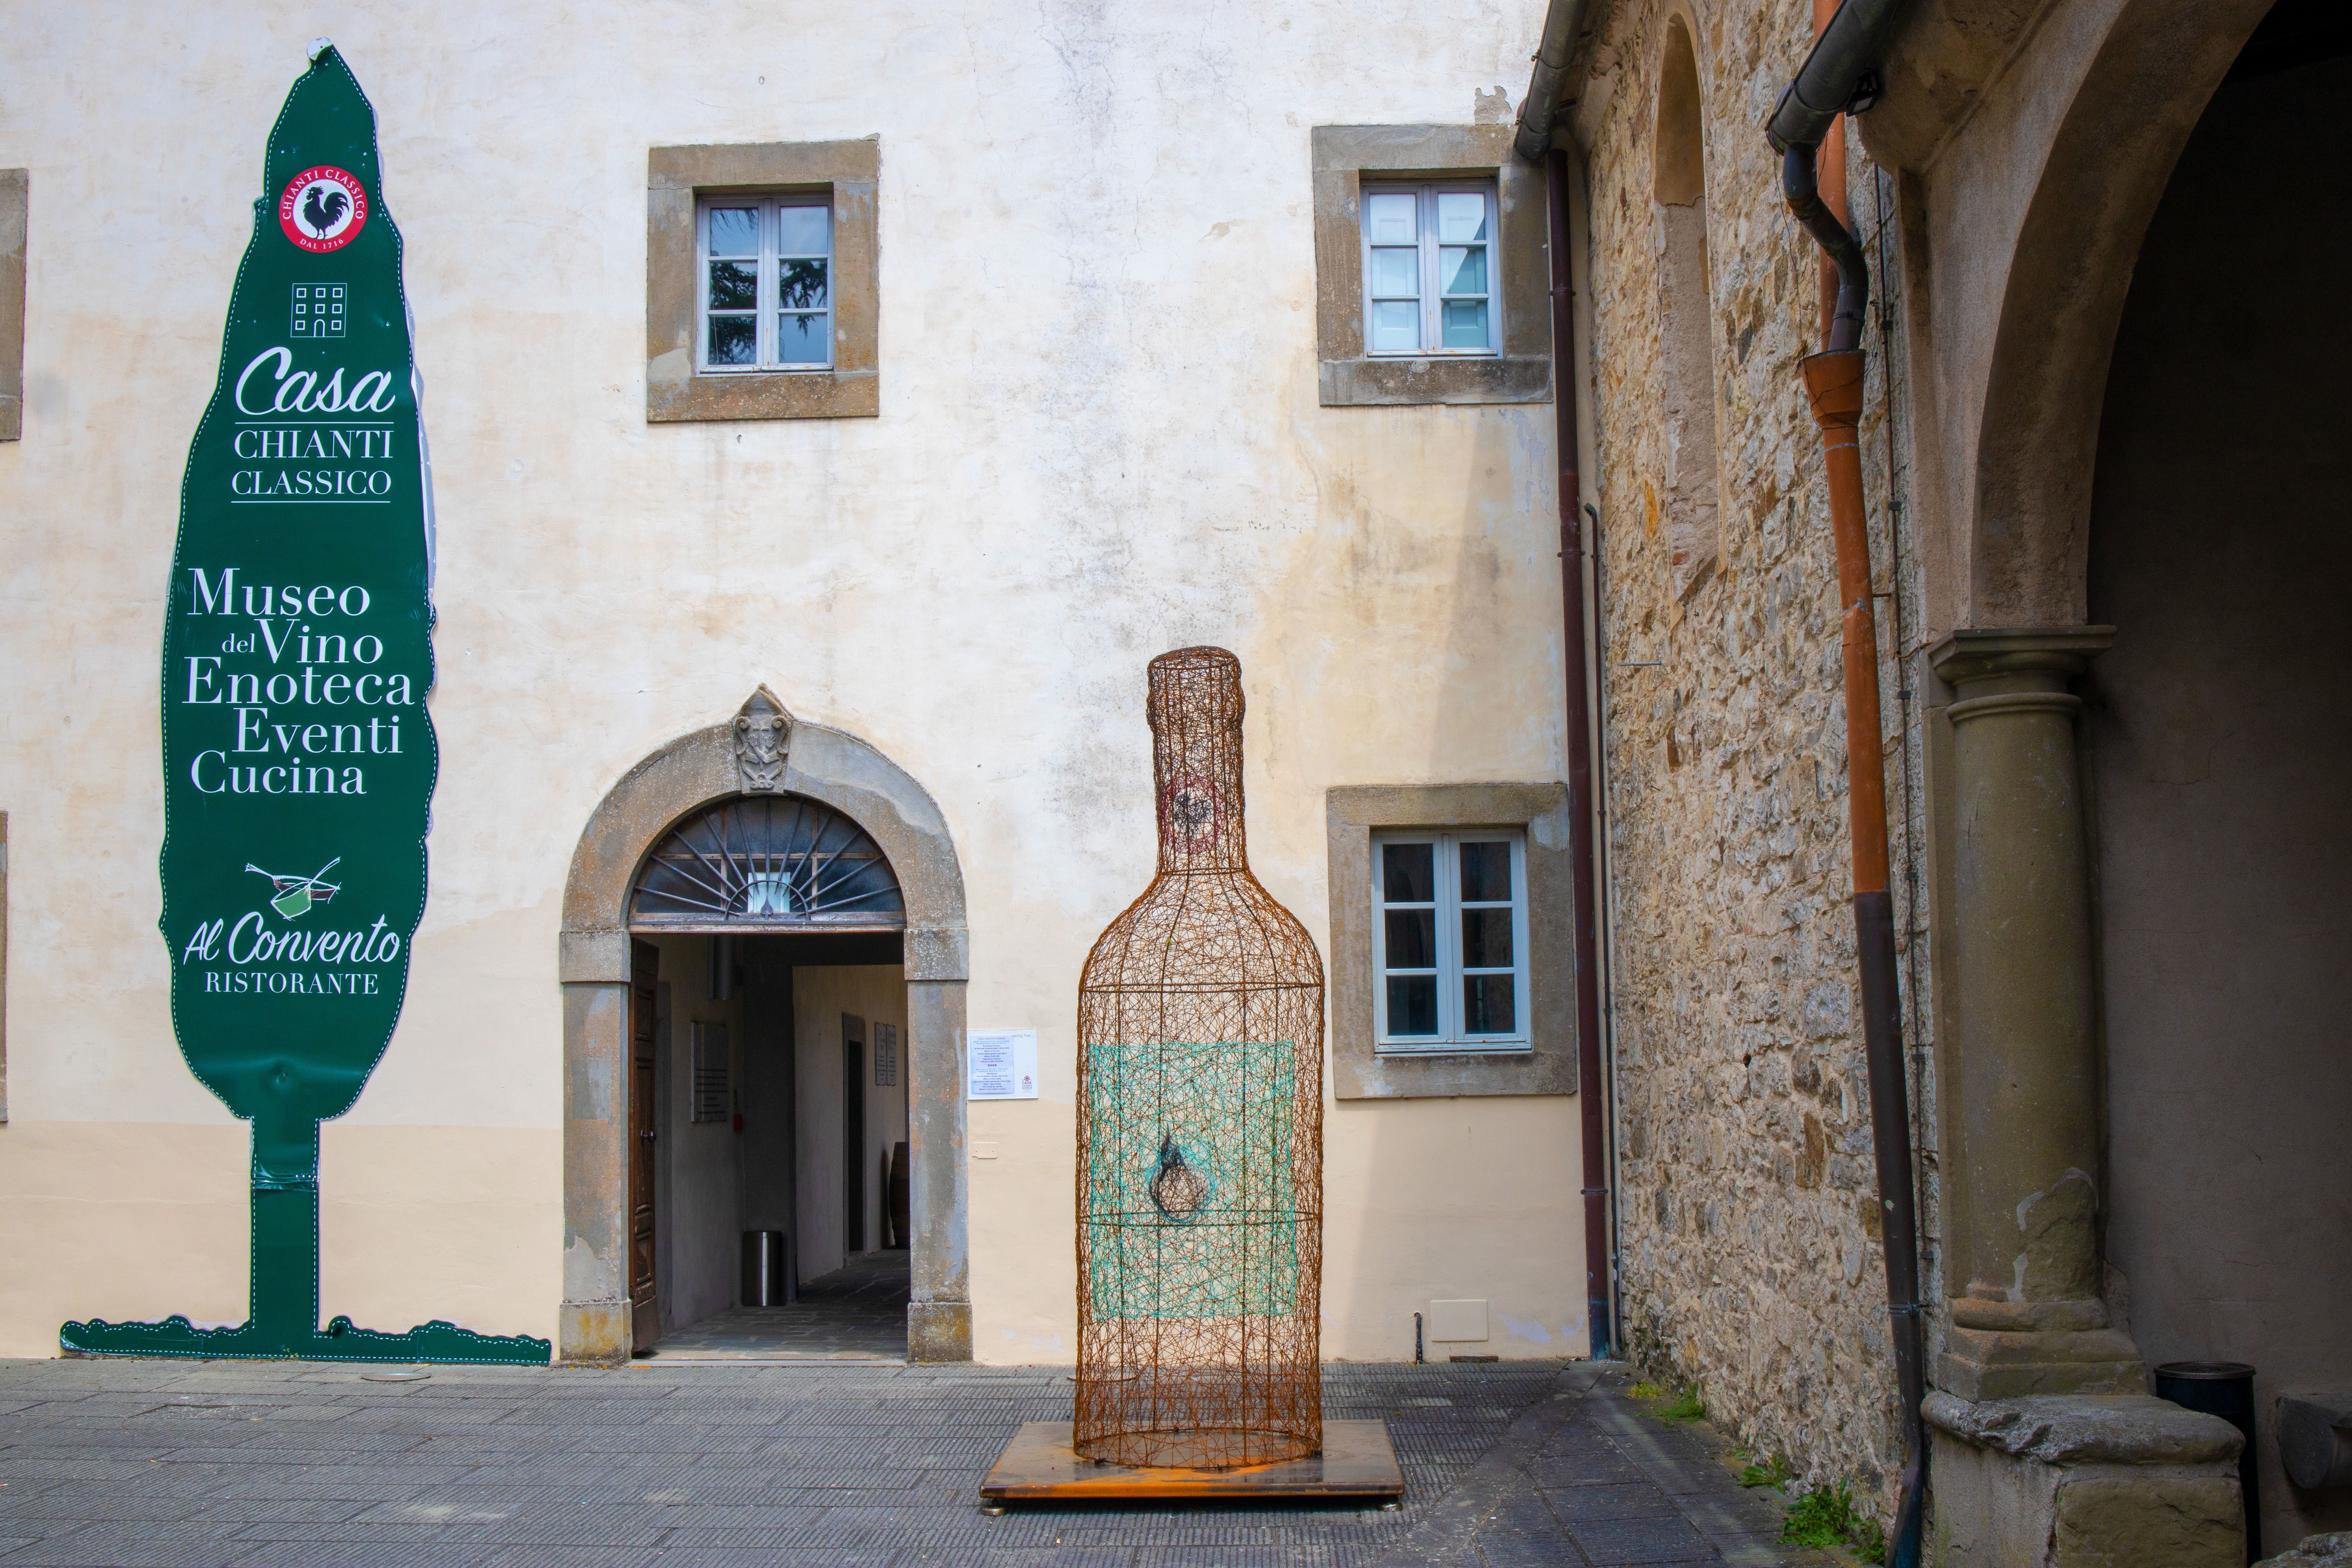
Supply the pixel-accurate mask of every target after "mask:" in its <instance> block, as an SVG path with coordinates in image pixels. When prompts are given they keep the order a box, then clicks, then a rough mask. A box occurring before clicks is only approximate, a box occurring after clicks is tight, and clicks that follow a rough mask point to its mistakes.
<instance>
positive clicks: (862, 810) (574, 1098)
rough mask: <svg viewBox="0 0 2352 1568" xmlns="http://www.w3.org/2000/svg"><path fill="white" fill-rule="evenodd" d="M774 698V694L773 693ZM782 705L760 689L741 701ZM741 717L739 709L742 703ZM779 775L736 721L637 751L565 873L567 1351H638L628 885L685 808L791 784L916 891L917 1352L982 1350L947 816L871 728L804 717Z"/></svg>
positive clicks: (910, 1034) (959, 890)
mask: <svg viewBox="0 0 2352 1568" xmlns="http://www.w3.org/2000/svg"><path fill="white" fill-rule="evenodd" d="M763 704H764V705H765V706H763ZM771 708H772V710H774V711H775V712H778V713H781V712H782V705H781V704H779V703H776V701H775V699H774V698H773V697H772V695H770V694H769V693H768V692H767V690H766V689H765V688H764V687H763V688H761V689H759V690H758V691H755V692H754V693H753V694H752V696H751V699H750V700H747V701H746V702H745V704H744V707H743V714H744V715H752V716H754V717H755V718H756V717H758V716H761V715H764V714H766V713H767V712H769V711H770V709H771ZM739 717H740V715H739ZM787 724H788V726H789V727H788V731H787V734H788V740H787V742H786V746H785V751H784V755H783V758H782V770H781V772H779V771H778V770H777V769H776V767H775V765H774V761H773V759H772V758H761V757H755V756H751V755H748V754H746V755H739V752H738V746H737V732H738V724H737V721H735V720H733V719H730V720H729V721H726V722H722V723H718V724H712V725H709V726H708V727H706V728H704V729H699V730H695V731H690V732H688V733H687V734H684V735H680V736H679V737H677V739H676V740H674V741H671V742H668V743H667V745H664V746H662V747H660V748H658V749H656V751H654V752H652V753H651V754H649V755H648V756H646V758H645V759H644V760H643V761H641V762H639V763H637V764H636V765H635V767H633V768H631V769H630V770H629V771H628V772H627V773H625V774H623V775H622V777H621V780H620V782H619V783H617V784H614V786H613V788H612V790H611V791H610V793H608V794H607V795H605V796H604V799H603V800H602V801H601V802H599V803H598V804H597V806H596V809H595V810H594V811H593V813H591V814H590V816H589V818H588V823H587V826H585V827H584V828H583V829H582V831H581V835H580V842H579V844H578V845H577V846H576V847H574V848H573V850H572V867H571V870H570V872H569V874H568V875H567V876H566V878H565V879H564V888H563V923H562V934H561V936H560V938H559V944H560V945H559V952H558V964H557V974H558V978H559V980H560V981H561V983H562V987H563V1100H564V1109H563V1230H564V1237H563V1306H562V1315H561V1319H560V1323H559V1329H558V1340H557V1345H558V1353H559V1354H560V1355H561V1356H562V1359H564V1360H567V1361H617V1360H623V1359H625V1358H626V1357H627V1355H628V1353H629V1346H630V1343H631V1339H632V1335H631V1325H630V1321H629V1301H628V1262H627V1246H628V1227H627V1223H626V1210H627V1205H626V1193H625V1187H626V1183H627V1177H628V1159H627V1152H628V1151H627V1133H628V1107H627V1105H626V1103H625V1092H626V1089H625V1086H626V1084H627V1082H628V1072H627V1048H628V1011H629V1007H628V1002H629V997H628V992H629V929H628V900H629V890H630V889H631V888H632V887H633V886H634V885H635V880H636V876H637V872H638V868H640V867H641V866H642V865H643V864H644V861H645V858H646V855H647V854H648V853H650V852H651V850H652V848H653V847H654V845H655V844H656V842H658V841H659V839H660V838H661V837H662V835H663V834H665V833H667V831H668V830H669V828H670V827H671V826H672V825H673V824H675V823H677V821H679V820H680V819H681V818H683V817H685V816H688V814H690V813H692V812H695V811H698V810H701V809H703V808H704V807H707V806H709V805H713V804H715V803H717V802H719V801H721V800H725V799H728V798H730V797H732V796H734V795H745V794H759V793H767V792H781V793H784V794H790V795H805V796H807V797H809V798H810V799H812V800H816V801H821V802H823V803H824V804H825V805H830V806H832V807H834V808H835V809H836V810H838V811H840V812H841V813H843V814H844V815H845V816H849V817H851V818H852V819H853V820H855V821H856V823H857V824H858V826H861V827H863V828H865V829H866V832H867V833H869V834H871V835H872V836H873V837H874V840H875V842H876V843H877V844H878V845H880V846H881V847H882V851H883V853H884V854H885V855H886V856H887V857H888V858H889V860H890V865H891V868H892V870H893V871H894V872H895V873H896V874H897V876H898V885H899V890H900V894H901V896H902V897H903V899H904V900H905V902H906V917H907V926H906V973H907V1009H908V1011H907V1068H908V1103H909V1122H910V1131H911V1137H910V1139H909V1144H910V1148H909V1151H908V1152H909V1154H910V1156H911V1159H912V1165H913V1192H912V1195H911V1202H912V1220H913V1248H912V1252H913V1259H912V1262H913V1270H914V1281H913V1300H912V1301H911V1303H910V1305H909V1306H908V1355H909V1357H910V1359H915V1360H924V1361H968V1360H970V1359H971V1289H970V1268H969V1261H968V1256H967V1250H966V1239H965V1237H966V1203H965V1181H964V1163H963V1145H964V1101H963V1051H964V985H965V981H966V979H967V978H968V973H969V971H968V963H967V952H968V942H967V938H966V927H965V923H964V889H963V870H962V866H961V861H960V860H959V859H958V858H957V856H956V850H955V843H954V840H953V838H952V837H951V836H950V834H949V832H948V826H947V820H946V818H945V817H944V816H942V815H941V813H940V808H939V805H938V803H937V802H935V801H934V800H932V798H931V796H930V795H929V792H928V791H926V790H925V789H924V788H923V786H922V785H921V784H919V783H918V782H917V781H916V780H915V778H914V776H913V775H912V774H910V773H907V772H906V771H905V770H904V769H902V768H900V767H899V766H898V764H897V763H893V762H892V761H890V759H889V758H887V756H885V755H883V753H882V752H879V751H877V750H876V749H875V748H874V747H873V746H871V745H868V744H867V743H866V742H864V741H862V740H859V739H858V738H857V737H856V736H854V735H851V734H848V733H846V732H845V731H839V730H834V729H829V728H827V727H825V726H824V725H822V724H810V723H800V722H792V721H790V720H789V718H787Z"/></svg>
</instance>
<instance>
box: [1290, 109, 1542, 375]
mask: <svg viewBox="0 0 2352 1568" xmlns="http://www.w3.org/2000/svg"><path fill="white" fill-rule="evenodd" d="M1512 133H1513V127H1511V126H1509V125H1318V126H1316V127H1315V128H1314V129H1313V131H1312V132H1310V133H1309V140H1310V142H1311V144H1312V151H1313V158H1314V205H1315V343H1316V357H1317V360H1318V366H1317V384H1318V396H1319V399H1320V401H1321V403H1322V405H1323V406H1324V407H1326V408H1345V407H1360V406H1379V405H1415V404H1485V403H1549V402H1550V401H1551V398H1552V365H1551V316H1550V311H1549V300H1550V298H1551V276H1550V258H1549V257H1548V256H1547V255H1546V253H1545V251H1546V247H1547V245H1548V244H1549V235H1548V229H1549V222H1548V219H1547V216H1546V208H1545V202H1546V195H1545V191H1544V174H1543V170H1542V169H1541V168H1540V167H1539V166H1538V165H1536V164H1533V163H1528V162H1527V161H1526V160H1524V159H1522V158H1520V157H1518V156H1517V154H1516V153H1514V152H1513V150H1512V143H1511V138H1512ZM1367 178H1369V179H1370V180H1372V181H1373V183H1375V184H1386V183H1394V182H1399V181H1411V180H1429V181H1444V180H1457V179H1460V180H1479V179H1491V180H1493V181H1494V182H1495V194H1496V224H1497V226H1498V227H1499V229H1500V233H1499V234H1498V235H1497V236H1496V245H1495V255H1496V271H1497V279H1496V281H1497V284H1498V288H1497V289H1496V292H1497V294H1498V295H1499V297H1500V298H1501V300H1502V301H1503V308H1502V316H1503V320H1502V348H1501V352H1499V353H1492V354H1480V355H1475V356H1471V355H1454V356H1443V355H1431V356H1428V357H1425V358H1423V357H1414V358H1391V357H1382V358H1379V359H1375V358H1372V357H1371V356H1370V355H1369V354H1367V353H1365V352H1364V259H1363V226H1362V216H1361V215H1362V184H1363V181H1364V180H1365V179H1367Z"/></svg>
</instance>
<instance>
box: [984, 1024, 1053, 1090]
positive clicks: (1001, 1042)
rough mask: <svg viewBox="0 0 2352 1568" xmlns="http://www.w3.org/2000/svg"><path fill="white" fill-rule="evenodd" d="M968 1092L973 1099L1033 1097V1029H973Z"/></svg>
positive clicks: (1034, 1083)
mask: <svg viewBox="0 0 2352 1568" xmlns="http://www.w3.org/2000/svg"><path fill="white" fill-rule="evenodd" d="M969 1038H970V1041H971V1098H972V1099H974V1100H1034V1099H1036V1098H1037V1031H1036V1030H1034V1029H974V1030H972V1031H971V1035H970V1037H969Z"/></svg>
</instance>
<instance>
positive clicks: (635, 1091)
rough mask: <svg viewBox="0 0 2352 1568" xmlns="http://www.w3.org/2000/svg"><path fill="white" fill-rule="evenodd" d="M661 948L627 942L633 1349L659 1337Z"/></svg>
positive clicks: (630, 1270)
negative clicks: (657, 1041)
mask: <svg viewBox="0 0 2352 1568" xmlns="http://www.w3.org/2000/svg"><path fill="white" fill-rule="evenodd" d="M660 962H661V950H660V949H659V948H657V947H656V946H655V945H654V944H653V943H652V942H630V943H629V1323H630V1338H631V1344H630V1348H631V1349H632V1350H649V1349H651V1348H652V1346H653V1342H654V1341H656V1340H657V1339H659V1338H660V1337H661V1308H660V1304H659V1303H658V1302H657V1301H656V1300H655V1294H654V1140H655V1131H656V1129H655V1123H654V1060H655V1053H654V1003H655V980H656V972H657V970H658V968H659V965H660Z"/></svg>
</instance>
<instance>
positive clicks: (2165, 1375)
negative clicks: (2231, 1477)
mask: <svg viewBox="0 0 2352 1568" xmlns="http://www.w3.org/2000/svg"><path fill="white" fill-rule="evenodd" d="M2156 1396H2157V1397H2158V1399H2169V1400H2170V1401H2172V1403H2173V1404H2175V1405H2183V1406H2186V1407H2187V1408H2189V1409H2190V1410H2201V1411H2203V1412H2204V1413H2205V1414H2206V1415H2219V1416H2220V1417H2221V1419H2222V1420H2224V1421H2227V1422H2228V1423H2229V1424H2230V1425H2231V1426H2235V1427H2236V1428H2237V1429H2238V1430H2239V1431H2241V1432H2242V1433H2244V1434H2245V1435H2246V1446H2245V1447H2244V1448H2242V1449H2241V1450H2240V1451H2239V1454H2238V1489H2239V1490H2240V1491H2241V1492H2242V1493H2243V1494H2244V1496H2245V1501H2246V1561H2247V1562H2249V1563H2252V1562H2254V1561H2255V1560H2256V1559H2258V1558H2260V1557H2261V1556H2262V1554H2263V1508H2262V1499H2261V1497H2260V1495H2259V1493H2257V1491H2256V1490H2255V1481H2256V1478H2257V1477H2258V1476H2259V1475H2260V1474H2261V1467H2260V1466H2259V1465H2258V1464H2257V1463H2256V1462H2255V1461H2256V1455H2255V1452H2254V1369H2253V1368H2252V1367H2250V1366H2248V1365H2247V1364H2246V1363H2244V1362H2242V1361H2168V1362H2166V1363H2164V1364H2163V1365H2162V1366H2159V1367H2158V1368H2157V1369H2156Z"/></svg>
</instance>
